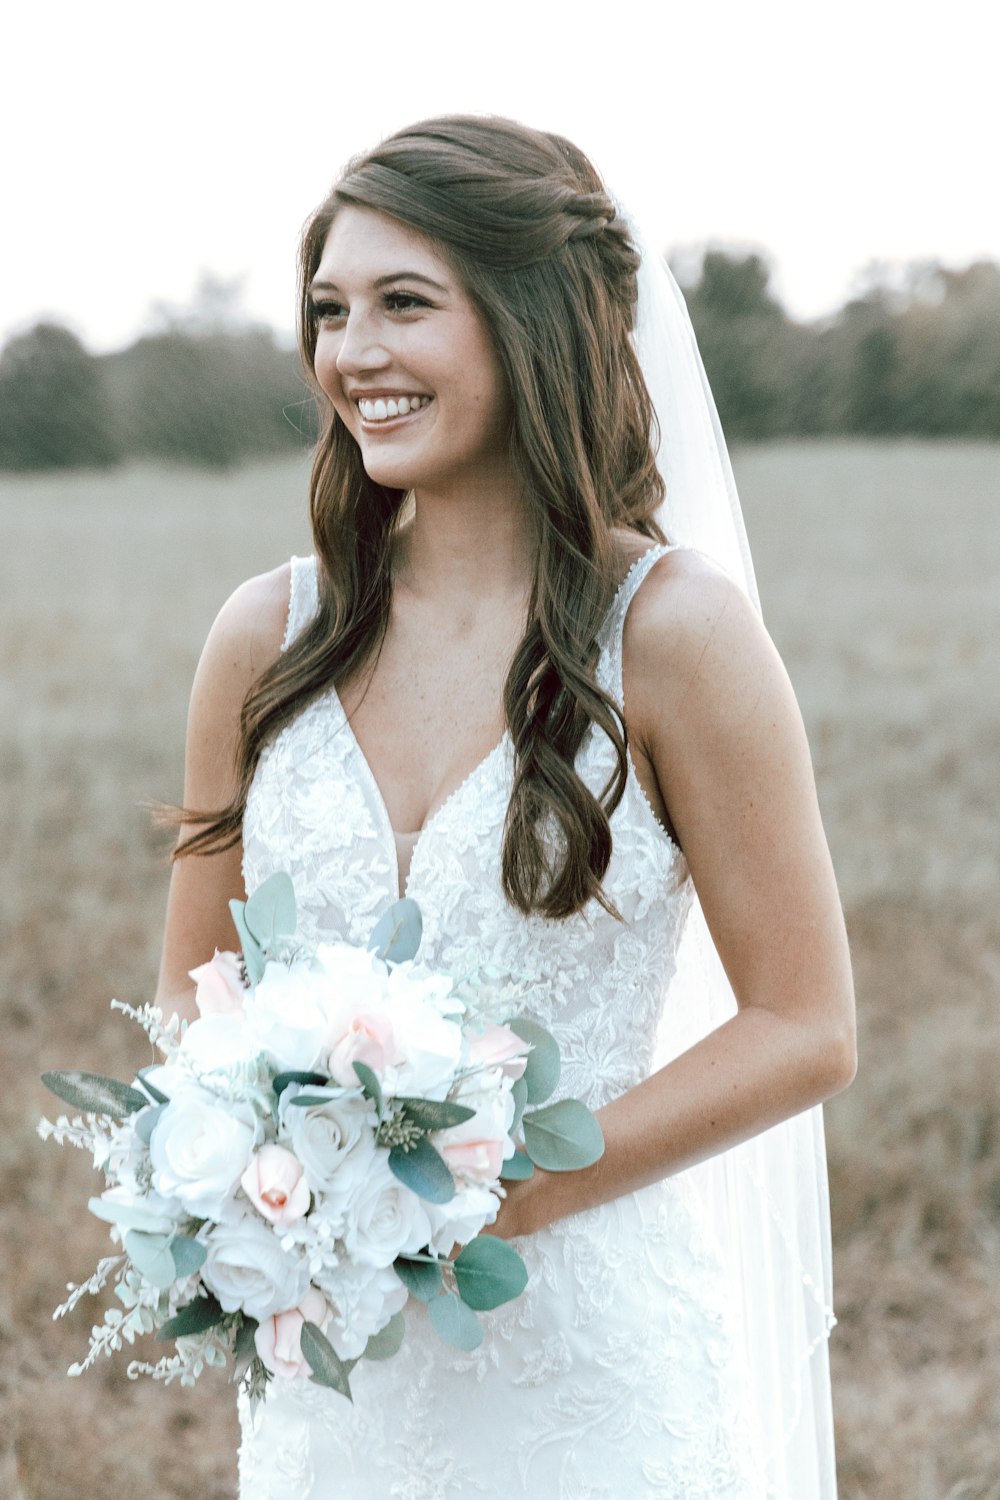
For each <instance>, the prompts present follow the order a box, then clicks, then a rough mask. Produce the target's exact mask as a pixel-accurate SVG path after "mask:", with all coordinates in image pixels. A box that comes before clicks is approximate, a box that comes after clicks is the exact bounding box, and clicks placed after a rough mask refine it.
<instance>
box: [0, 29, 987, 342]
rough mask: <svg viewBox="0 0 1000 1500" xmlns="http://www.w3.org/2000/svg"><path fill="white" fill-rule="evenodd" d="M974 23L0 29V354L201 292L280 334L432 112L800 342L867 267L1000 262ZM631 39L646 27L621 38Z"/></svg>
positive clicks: (119, 332) (981, 49) (981, 50)
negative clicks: (380, 144) (333, 196)
mask: <svg viewBox="0 0 1000 1500" xmlns="http://www.w3.org/2000/svg"><path fill="white" fill-rule="evenodd" d="M993 11H994V8H993V7H992V6H991V5H989V4H987V3H986V0H950V3H949V4H948V5H947V6H934V7H925V6H922V5H917V4H916V3H911V4H908V5H904V4H901V3H897V0H867V3H858V0H843V3H838V4H836V5H834V4H816V3H809V0H757V3H755V4H752V5H749V4H746V3H738V4H737V3H730V0H704V3H702V0H684V3H683V4H674V3H672V0H647V4H645V5H643V6H639V5H637V4H631V5H628V6H623V5H621V4H615V3H605V4H603V5H601V6H593V5H590V4H588V3H587V0H577V3H575V4H572V5H571V4H567V3H562V0H560V3H553V0H533V3H531V0H501V3H499V4H493V5H490V4H476V3H474V0H463V3H458V0H406V3H405V4H404V3H397V0H366V3H363V4H358V3H354V4H351V5H350V6H345V5H343V4H342V3H341V4H329V3H328V4H321V3H315V0H297V3H292V4H288V5H283V6H282V5H275V4H273V3H272V4H270V5H268V6H267V7H266V9H265V8H264V7H257V6H255V5H254V4H252V3H251V0H243V3H242V4H235V3H232V0H217V3H213V0H200V3H192V0H172V3H171V4H170V5H168V6H149V5H145V4H141V3H139V0H128V3H117V0H103V3H102V0H93V3H89V4H83V3H80V0H74V3H68V0H50V3H47V4H45V5H39V6H37V7H36V6H29V5H27V4H22V5H20V6H18V7H17V11H16V16H15V18H13V19H11V18H8V19H7V20H6V21H5V25H4V33H5V35H4V53H5V57H4V60H3V63H2V64H0V69H2V72H0V129H2V139H3V141H4V158H5V165H4V173H3V178H4V186H3V193H2V199H0V202H2V204H3V209H4V218H5V221H6V225H7V228H6V231H5V233H4V236H3V244H4V264H3V271H4V274H3V276H2V277H0V332H9V331H10V330H12V329H14V328H19V327H24V326H26V325H28V324H29V323H31V322H32V321H34V320H35V319H37V318H38V317H40V316H42V315H51V316H55V317H57V318H59V319H60V320H63V321H67V322H69V324H70V325H71V326H72V327H74V328H75V329H76V330H77V332H78V333H80V334H81V336H82V337H83V338H84V339H85V340H86V342H87V343H88V344H89V345H90V346H91V347H92V348H95V349H104V348H111V347H114V346H116V345H119V344H122V343H124V342H127V341H128V340H129V339H130V338H132V337H134V336H135V335H136V334H137V333H138V332H140V331H141V330H142V329H143V327H145V326H148V323H149V316H150V314H149V309H150V305H151V304H152V303H153V302H155V301H156V300H161V301H166V302H172V303H175V304H183V303H185V302H186V301H187V300H188V299H189V298H190V296H191V293H192V290H193V288H194V286H195V284H196V282H197V280H198V277H199V273H200V272H201V271H202V270H207V271H210V272H212V273H214V274H216V275H218V276H221V277H226V278H228V277H235V276H243V277H245V301H246V307H247V310H248V311H249V312H250V313H251V314H253V315H254V316H256V317H259V318H262V319H264V320H266V321H268V322H270V323H272V324H274V325H275V326H278V327H285V328H288V327H290V326H291V322H292V308H293V303H294V258H295V246H296V239H297V235H298V231H299V228H300V226H301V223H302V221H303V219H304V218H305V217H306V215H307V213H308V211H309V210H310V208H311V207H312V206H313V205H314V204H315V203H316V202H317V201H318V199H319V198H320V197H322V195H323V193H324V191H325V190H326V188H327V186H328V185H329V183H330V182H331V181H332V179H333V178H334V176H335V175H336V173H337V170H338V168H339V167H340V166H341V164H342V163H343V162H344V160H345V159H346V158H347V157H348V156H350V155H351V154H353V153H354V152H355V151H357V150H359V149H361V148H363V147H365V146H368V145H370V144H372V143H373V142H374V141H376V140H377V139H378V138H379V137H380V136H381V135H383V134H385V133H387V132H388V131H390V130H392V129H395V128H398V127H399V126H401V125H405V124H407V123H409V122H411V121H413V120H416V119H419V118H421V117H423V116H425V115H428V114H432V113H440V112H444V111H454V110H462V111H473V112H477V113H486V112H490V113H499V114H509V115H514V116H516V117H518V118H520V119H523V120H525V121H527V122H528V123H531V124H535V125H539V126H542V127H544V128H548V129H556V130H559V131H561V132H562V133H563V134H565V135H569V136H570V137H572V138H573V139H574V140H576V141H577V142H578V143H579V144H580V145H581V146H583V148H584V149H585V150H586V151H587V152H588V153H589V154H590V155H591V157H592V158H593V160H594V161H595V163H596V165H597V166H598V168H599V169H600V170H601V172H602V173H603V174H604V176H605V178H606V179H607V181H608V183H609V185H610V186H611V187H612V189H613V190H614V191H616V192H617V193H618V195H619V196H620V197H622V198H624V199H625V200H626V201H627V202H628V203H629V204H630V205H631V207H632V208H633V211H634V212H636V213H637V214H638V215H639V216H640V217H641V218H642V219H643V220H644V222H645V224H646V225H647V226H648V229H649V232H650V237H651V238H652V240H653V241H654V242H655V243H657V244H659V245H661V246H662V247H663V248H664V249H669V250H674V251H676V250H682V251H683V250H691V249H692V248H697V247H699V246H703V245H704V244H706V243H708V242H711V243H725V244H731V245H735V246H739V247H749V246H753V247H758V248H764V249H766V250H767V251H769V252H770V253H771V254H772V255H773V257H774V260H775V263H776V271H777V274H776V280H775V286H776V289H777V291H778V293H779V295H781V297H782V298H783V300H784V301H785V303H786V305H787V306H788V307H789V308H790V309H791V311H793V312H794V313H795V314H797V315H799V316H807V317H812V316H817V315H820V314H822V313H825V312H828V311H831V310H832V309H834V308H835V307H836V306H837V305H839V304H840V303H841V302H842V301H843V299H844V297H845V296H846V295H847V293H848V292H849V290H850V288H851V286H852V285H854V284H856V282H855V278H856V277H857V276H858V274H859V273H860V272H861V271H862V269H863V268H864V267H865V266H866V264H868V263H870V262H871V261H872V260H875V259H879V260H884V261H890V262H896V263H899V262H903V261H906V260H909V259H920V258H940V259H943V260H945V261H946V262H948V263H952V264H956V265H961V264H966V263H968V262H969V261H970V260H972V259H975V258H976V257H980V256H990V257H995V258H1000V209H998V207H997V196H996V188H995V183H996V145H997V123H996V108H995V99H996V61H995V59H996V38H995V35H994V34H992V30H990V32H989V34H988V30H987V28H990V29H992V27H993V25H994V23H993V21H992V20H991V19H988V18H990V17H992V15H993ZM644 14H649V15H652V16H654V17H656V19H652V20H645V21H640V19H639V18H640V17H641V16H642V15H644Z"/></svg>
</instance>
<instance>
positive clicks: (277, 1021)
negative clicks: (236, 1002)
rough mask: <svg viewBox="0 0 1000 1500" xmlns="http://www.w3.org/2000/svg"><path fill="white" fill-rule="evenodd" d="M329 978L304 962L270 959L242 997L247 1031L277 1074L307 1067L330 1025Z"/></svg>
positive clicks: (314, 1059)
mask: <svg viewBox="0 0 1000 1500" xmlns="http://www.w3.org/2000/svg"><path fill="white" fill-rule="evenodd" d="M330 1006H331V995H330V981H329V979H328V977H327V976H326V975H325V974H324V973H323V972H322V971H321V970H318V969H314V968H313V967H312V966H311V965H310V964H308V963H306V962H304V961H297V962H295V963H292V964H283V963H269V964H268V965H267V967H266V969H265V970H264V973H263V975H262V976H261V979H260V981H259V983H258V985H257V988H256V990H255V991H254V994H253V996H252V998H249V997H248V999H247V1001H246V1002H245V1007H244V1008H245V1011H246V1017H247V1028H248V1034H249V1036H250V1038H251V1039H252V1042H253V1045H254V1047H255V1048H256V1050H257V1051H259V1052H263V1053H265V1054H266V1055H267V1057H268V1058H269V1059H270V1061H271V1062H272V1063H273V1065H274V1066H275V1067H276V1068H277V1069H278V1070H279V1071H280V1072H282V1073H284V1072H290V1071H303V1072H309V1071H311V1070H313V1069H314V1068H315V1067H316V1065H317V1063H318V1062H319V1061H320V1059H321V1057H322V1055H323V1044H324V1040H325V1038H326V1034H327V1031H328V1029H329V1025H330Z"/></svg>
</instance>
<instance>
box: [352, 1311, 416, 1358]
mask: <svg viewBox="0 0 1000 1500" xmlns="http://www.w3.org/2000/svg"><path fill="white" fill-rule="evenodd" d="M405 1332H406V1319H405V1318H404V1317H403V1314H402V1313H401V1312H398V1313H393V1315H392V1317H391V1318H390V1319H389V1321H388V1323H387V1324H386V1325H385V1327H384V1328H382V1329H380V1330H379V1332H378V1333H373V1334H372V1336H371V1338H370V1339H369V1340H368V1342H367V1344H366V1345H365V1351H364V1353H363V1354H362V1356H361V1358H362V1359H391V1358H392V1356H393V1355H394V1354H398V1353H399V1351H400V1349H401V1348H402V1347H403V1335H404V1334H405Z"/></svg>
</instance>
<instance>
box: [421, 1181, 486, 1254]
mask: <svg viewBox="0 0 1000 1500" xmlns="http://www.w3.org/2000/svg"><path fill="white" fill-rule="evenodd" d="M499 1211H500V1199H499V1198H498V1197H497V1195H496V1193H491V1192H490V1190H489V1188H486V1187H483V1186H481V1185H480V1184H478V1183H470V1184H469V1185H468V1186H467V1187H463V1188H460V1189H459V1191H458V1192H457V1193H456V1194H455V1196H454V1198H451V1199H450V1200H449V1201H448V1202H447V1203H428V1204H427V1216H428V1218H429V1219H430V1224H431V1233H430V1238H429V1244H430V1248H431V1250H432V1252H433V1253H434V1254H435V1255H450V1254H451V1251H452V1249H453V1247H454V1246H455V1245H456V1244H460V1245H467V1244H468V1243H469V1241H470V1240H471V1239H474V1238H475V1236H476V1235H477V1234H478V1233H479V1231H480V1230H481V1229H482V1228H483V1227H484V1225H486V1224H492V1223H493V1222H494V1220H495V1219H496V1216H497V1214H498V1213H499Z"/></svg>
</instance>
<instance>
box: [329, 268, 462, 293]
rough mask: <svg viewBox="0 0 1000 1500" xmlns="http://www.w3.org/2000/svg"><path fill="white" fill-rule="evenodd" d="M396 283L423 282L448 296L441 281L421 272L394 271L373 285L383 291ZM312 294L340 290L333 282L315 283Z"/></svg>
mask: <svg viewBox="0 0 1000 1500" xmlns="http://www.w3.org/2000/svg"><path fill="white" fill-rule="evenodd" d="M394 281H422V282H423V283H424V285H425V286H432V287H433V288H434V290H435V291H436V292H441V293H442V294H443V295H444V296H447V295H448V288H447V287H446V286H442V285H441V283H440V282H439V281H432V280H431V278H430V277H429V276H423V275H421V273H420V272H419V271H393V272H392V274H391V275H389V276H379V277H378V279H377V280H376V281H375V282H374V283H373V284H374V286H375V288H376V290H378V291H381V289H382V288H383V287H385V286H391V285H392V283H393V282H394ZM309 290H310V291H311V292H339V290H340V288H339V287H338V286H337V284H336V282H333V281H313V282H311V283H310V286H309Z"/></svg>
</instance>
